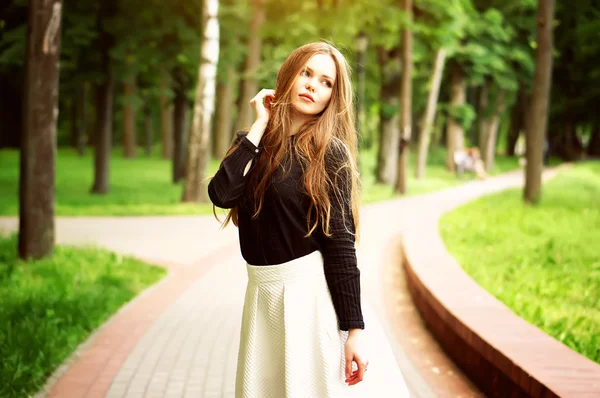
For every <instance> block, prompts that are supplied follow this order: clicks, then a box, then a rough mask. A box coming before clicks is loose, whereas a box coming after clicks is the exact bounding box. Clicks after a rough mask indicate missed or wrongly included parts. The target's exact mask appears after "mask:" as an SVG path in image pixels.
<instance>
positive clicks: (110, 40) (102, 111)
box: [91, 2, 116, 194]
mask: <svg viewBox="0 0 600 398" xmlns="http://www.w3.org/2000/svg"><path fill="white" fill-rule="evenodd" d="M115 12H116V10H115V5H114V4H113V3H109V2H103V3H101V6H100V13H99V15H98V20H97V25H98V31H99V32H100V37H99V44H98V48H99V50H100V56H101V57H102V78H103V81H102V82H101V83H99V84H98V86H97V87H96V121H95V123H94V125H95V134H94V146H95V150H94V184H93V185H92V189H91V192H92V193H94V194H106V193H108V191H109V181H110V155H111V149H112V134H113V105H114V72H113V66H112V61H111V57H110V50H111V48H112V47H113V45H114V37H113V36H112V35H110V34H109V33H108V32H107V31H106V30H104V28H103V27H104V25H105V21H106V20H107V19H109V18H111V17H112V16H113V15H114V13H115Z"/></svg>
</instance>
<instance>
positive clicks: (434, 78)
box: [415, 48, 446, 179]
mask: <svg viewBox="0 0 600 398" xmlns="http://www.w3.org/2000/svg"><path fill="white" fill-rule="evenodd" d="M445 61H446V50H444V49H443V48H440V49H439V50H438V51H437V54H436V56H435V64H434V66H433V71H432V74H431V80H430V82H429V97H428V98H427V108H426V109H425V115H424V117H423V120H422V121H421V133H420V134H419V150H418V153H417V169H416V173H415V174H416V177H417V179H421V178H423V177H424V176H425V167H426V165H427V150H428V149H429V139H430V135H431V129H432V127H433V122H434V120H435V111H436V107H437V102H438V97H439V94H440V85H441V83H442V74H443V72H444V63H445Z"/></svg>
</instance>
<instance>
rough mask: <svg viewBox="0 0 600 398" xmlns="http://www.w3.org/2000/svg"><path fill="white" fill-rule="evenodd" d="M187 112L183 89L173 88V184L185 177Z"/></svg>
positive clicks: (186, 100) (186, 101)
mask: <svg viewBox="0 0 600 398" xmlns="http://www.w3.org/2000/svg"><path fill="white" fill-rule="evenodd" d="M187 112H188V99H187V97H186V95H185V89H184V88H183V87H176V88H175V102H174V108H173V183H178V182H179V181H181V179H182V178H183V177H185V152H184V151H185V147H184V144H183V143H184V140H185V137H186V134H185V127H186V119H187Z"/></svg>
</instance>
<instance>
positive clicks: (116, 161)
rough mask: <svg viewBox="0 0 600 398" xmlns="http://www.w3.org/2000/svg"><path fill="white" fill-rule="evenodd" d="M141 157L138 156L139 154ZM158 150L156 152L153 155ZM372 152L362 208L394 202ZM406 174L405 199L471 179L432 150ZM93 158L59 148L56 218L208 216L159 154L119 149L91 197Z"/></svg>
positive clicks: (7, 161)
mask: <svg viewBox="0 0 600 398" xmlns="http://www.w3.org/2000/svg"><path fill="white" fill-rule="evenodd" d="M139 152H140V153H141V151H139ZM157 152H158V151H155V153H157ZM376 156H377V154H376V151H375V149H372V150H368V151H363V153H362V155H361V169H362V191H363V194H362V203H371V202H375V201H379V200H386V199H392V198H394V197H398V196H397V195H395V194H394V192H393V189H392V187H389V186H387V185H382V184H376V183H375V176H374V170H375V165H376ZM410 160H411V169H410V176H411V178H410V180H409V181H408V185H407V186H408V193H407V194H408V195H415V194H420V193H425V192H431V191H435V190H439V189H443V188H449V187H452V186H455V185H457V184H460V183H462V182H464V181H468V180H470V179H472V178H473V175H472V174H466V175H464V176H463V177H462V178H460V179H457V178H456V176H455V175H454V174H452V173H449V172H447V171H446V170H445V168H444V163H445V151H444V150H442V149H436V150H434V151H432V153H431V154H430V156H429V162H428V163H429V164H428V166H427V171H426V178H424V179H423V180H420V181H417V180H415V179H414V177H413V176H414V167H412V166H413V165H414V163H415V161H416V156H414V154H413V155H412V156H411V157H410ZM517 162H518V160H517V158H508V157H501V156H499V157H498V158H497V160H496V167H495V170H494V172H493V173H492V174H496V173H499V172H503V171H507V170H511V169H515V168H517V167H518V164H517ZM93 163H94V161H93V157H92V151H90V150H88V151H87V153H86V155H85V156H84V157H79V156H78V155H77V154H76V153H75V151H74V150H73V149H71V148H60V149H59V150H58V155H57V164H56V215H58V216H82V215H89V216H108V215H114V216H124V215H176V214H212V205H210V204H189V203H180V199H181V194H182V189H183V185H182V184H173V183H172V182H171V162H170V161H168V160H163V159H161V158H160V157H159V156H158V155H154V156H151V157H146V156H144V155H142V154H140V156H138V157H137V158H136V159H125V158H123V156H122V151H121V149H115V150H114V151H113V154H112V159H111V163H110V192H109V193H108V194H107V195H92V194H90V188H91V186H92V182H93ZM218 164H219V162H218V161H216V160H213V161H212V162H211V165H210V168H209V174H210V175H212V174H214V173H215V172H216V170H217V168H218ZM18 190H19V153H18V151H16V150H0V215H13V216H14V215H18V211H19V210H18Z"/></svg>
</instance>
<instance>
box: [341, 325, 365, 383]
mask: <svg viewBox="0 0 600 398" xmlns="http://www.w3.org/2000/svg"><path fill="white" fill-rule="evenodd" d="M344 352H345V353H346V383H348V385H349V386H353V385H355V384H357V383H360V382H361V381H362V380H363V378H364V377H365V371H366V370H367V365H368V364H369V361H368V360H367V358H366V350H365V335H364V331H363V330H362V329H351V330H350V331H349V332H348V340H346V344H345V346H344ZM352 362H356V366H357V367H358V369H356V370H355V371H354V372H353V371H352Z"/></svg>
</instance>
